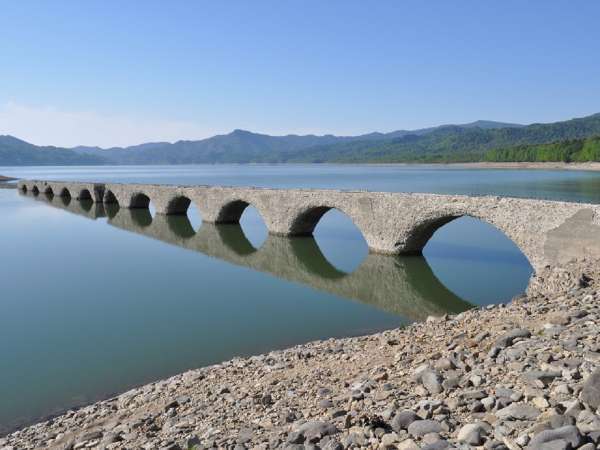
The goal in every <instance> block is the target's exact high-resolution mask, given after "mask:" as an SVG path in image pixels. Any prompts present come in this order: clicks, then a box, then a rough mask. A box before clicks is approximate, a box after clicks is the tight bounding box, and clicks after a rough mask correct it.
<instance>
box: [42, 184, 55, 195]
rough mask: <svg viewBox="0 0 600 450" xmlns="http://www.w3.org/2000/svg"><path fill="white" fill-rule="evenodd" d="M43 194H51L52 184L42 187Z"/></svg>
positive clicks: (52, 193) (52, 192)
mask: <svg viewBox="0 0 600 450" xmlns="http://www.w3.org/2000/svg"><path fill="white" fill-rule="evenodd" d="M44 194H46V195H48V196H53V195H54V191H53V190H52V186H46V189H44Z"/></svg>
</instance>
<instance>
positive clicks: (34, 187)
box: [31, 184, 40, 195]
mask: <svg viewBox="0 0 600 450" xmlns="http://www.w3.org/2000/svg"><path fill="white" fill-rule="evenodd" d="M31 192H32V193H33V195H38V194H39V193H40V190H39V189H38V187H37V184H34V185H33V187H32V188H31Z"/></svg>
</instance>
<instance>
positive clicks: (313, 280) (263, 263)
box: [48, 201, 472, 321]
mask: <svg viewBox="0 0 600 450" xmlns="http://www.w3.org/2000/svg"><path fill="white" fill-rule="evenodd" d="M79 203H80V202H71V203H70V204H69V205H66V206H64V205H62V204H60V203H58V202H54V201H50V202H48V204H49V205H52V206H56V207H59V208H61V209H65V210H67V211H69V212H72V213H75V214H79V215H82V216H85V217H88V218H91V219H95V218H97V217H107V216H108V224H110V225H112V226H114V227H117V228H120V229H123V230H127V231H129V232H133V233H136V234H141V235H144V236H146V237H149V238H152V239H156V240H159V241H162V242H165V243H168V244H171V245H176V246H178V247H182V248H185V249H188V250H191V251H195V252H198V253H202V254H204V255H207V256H209V257H213V258H217V259H220V260H224V261H227V262H229V263H231V264H235V265H238V266H243V267H247V268H250V269H252V270H256V271H259V272H263V273H267V274H270V275H272V276H275V277H277V278H281V279H284V280H287V281H290V282H293V283H300V284H303V285H307V286H310V287H312V288H314V289H317V290H320V291H323V292H327V293H330V294H333V295H336V296H339V297H342V298H346V299H351V300H356V301H359V302H362V303H365V304H368V305H371V306H373V307H376V308H379V309H382V310H384V311H387V312H389V313H393V314H396V315H399V316H403V317H405V318H407V319H409V320H413V321H417V320H424V319H425V318H426V317H427V316H429V315H436V316H439V315H442V314H444V313H457V312H461V311H464V310H466V309H468V308H470V307H471V306H472V305H471V304H470V303H468V302H466V301H464V300H462V299H461V298H459V297H458V296H457V295H455V294H454V293H452V292H451V291H450V290H448V289H447V288H446V287H445V286H444V285H443V284H442V283H441V282H440V281H439V280H438V279H437V277H436V276H435V275H434V273H433V272H432V270H431V268H430V267H429V264H428V263H427V261H426V260H425V259H424V258H423V257H416V256H413V257H395V256H386V255H379V254H369V255H368V256H367V257H366V258H365V260H364V261H363V263H362V264H361V265H360V266H359V267H358V268H357V269H356V270H355V271H353V272H352V273H345V272H343V271H340V270H339V269H336V268H335V267H334V266H333V265H332V264H331V263H330V262H329V261H328V260H327V259H326V258H325V256H324V255H323V253H321V250H320V249H319V246H318V245H317V243H316V241H315V239H314V238H312V237H297V238H289V237H282V236H275V235H269V236H268V238H267V240H266V241H265V243H264V244H263V245H262V246H261V247H260V248H259V249H256V248H254V247H253V246H252V244H251V243H250V242H249V241H248V239H247V238H246V236H245V234H244V232H243V230H242V229H241V227H240V226H239V224H225V225H214V224H209V223H203V224H202V225H201V227H200V228H199V229H198V231H197V232H195V231H194V228H193V226H192V224H191V223H190V220H189V219H188V217H187V216H184V215H164V214H157V215H156V216H155V217H152V216H151V215H150V214H149V213H148V211H147V210H140V209H126V208H125V209H119V210H117V211H116V213H115V212H114V211H113V214H112V215H108V214H107V212H106V210H105V209H104V206H103V205H102V204H97V205H98V208H92V209H91V210H90V211H86V210H85V209H83V208H82V207H81V206H80V205H79ZM144 213H145V214H144Z"/></svg>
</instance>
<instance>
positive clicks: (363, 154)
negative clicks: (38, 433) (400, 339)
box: [0, 114, 600, 165]
mask: <svg viewBox="0 0 600 450" xmlns="http://www.w3.org/2000/svg"><path fill="white" fill-rule="evenodd" d="M594 135H600V114H594V115H592V116H588V117H584V118H579V119H572V120H568V121H562V122H555V123H550V124H532V125H519V124H512V123H503V122H493V121H486V120H479V121H476V122H472V123H467V124H462V125H441V126H437V127H430V128H423V129H419V130H397V131H393V132H390V133H379V132H374V133H369V134H364V135H360V136H334V135H322V136H315V135H304V136H299V135H286V136H270V135H266V134H259V133H252V132H250V131H245V130H234V131H232V132H231V133H229V134H225V135H217V136H213V137H210V138H207V139H202V140H197V141H185V140H182V141H177V142H174V143H168V142H152V143H145V144H140V145H135V146H130V147H125V148H120V147H113V148H108V149H102V148H100V147H86V146H78V147H75V148H72V149H67V148H59V147H50V146H49V147H39V146H35V145H33V144H29V143H27V142H25V141H22V140H20V139H17V138H14V137H12V136H0V165H95V164H115V165H119V164H200V163H283V162H356V163H358V162H410V161H415V162H436V161H471V160H483V158H484V155H485V153H486V152H487V151H489V150H490V149H494V148H506V147H510V146H512V145H526V144H539V143H550V142H554V141H557V140H563V139H582V138H587V137H590V136H594Z"/></svg>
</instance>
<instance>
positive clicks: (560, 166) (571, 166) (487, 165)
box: [435, 162, 600, 172]
mask: <svg viewBox="0 0 600 450" xmlns="http://www.w3.org/2000/svg"><path fill="white" fill-rule="evenodd" d="M435 165H437V166H448V167H455V168H465V169H524V170H532V169H534V170H584V171H590V172H600V162H583V163H564V162H472V163H435Z"/></svg>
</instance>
